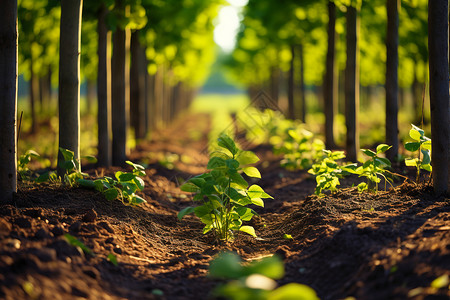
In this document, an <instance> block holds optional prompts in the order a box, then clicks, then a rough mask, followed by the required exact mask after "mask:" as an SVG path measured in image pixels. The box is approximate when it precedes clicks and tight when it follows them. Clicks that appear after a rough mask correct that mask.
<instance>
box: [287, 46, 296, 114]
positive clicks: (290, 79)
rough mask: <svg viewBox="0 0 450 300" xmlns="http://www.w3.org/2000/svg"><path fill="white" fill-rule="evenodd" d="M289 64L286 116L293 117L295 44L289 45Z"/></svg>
mask: <svg viewBox="0 0 450 300" xmlns="http://www.w3.org/2000/svg"><path fill="white" fill-rule="evenodd" d="M291 55H292V58H291V64H290V68H289V74H288V118H289V119H291V120H294V119H295V105H294V74H295V72H294V69H295V68H294V60H295V46H294V45H291Z"/></svg>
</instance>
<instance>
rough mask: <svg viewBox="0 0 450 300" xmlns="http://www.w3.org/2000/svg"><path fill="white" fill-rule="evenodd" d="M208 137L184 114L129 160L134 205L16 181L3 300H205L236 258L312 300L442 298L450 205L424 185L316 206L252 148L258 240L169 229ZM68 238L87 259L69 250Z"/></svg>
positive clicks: (449, 295) (200, 166) (304, 183)
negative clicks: (296, 286)
mask: <svg viewBox="0 0 450 300" xmlns="http://www.w3.org/2000/svg"><path fill="white" fill-rule="evenodd" d="M199 124H200V125H201V126H200V128H201V129H200V131H199V132H200V134H199V132H195V131H194V128H196V127H197V128H199V127H198V125H199ZM208 127H209V119H208V117H207V116H205V115H197V116H194V117H193V116H187V117H185V118H184V119H182V120H180V121H179V122H178V123H176V124H174V126H173V127H172V128H170V129H169V130H166V131H164V132H160V133H158V134H155V135H154V136H153V137H152V141H151V142H145V143H142V144H140V145H139V147H138V148H137V149H136V151H134V152H133V153H132V155H131V156H130V159H131V160H133V161H135V162H139V161H143V162H145V163H147V164H148V167H147V169H146V174H147V176H146V177H145V183H146V188H145V190H144V192H143V193H142V195H143V196H144V198H145V199H146V200H147V203H146V204H145V205H142V206H141V207H129V206H124V205H123V204H122V203H121V202H119V201H107V200H105V199H104V197H103V196H102V195H101V194H100V193H97V192H94V191H90V190H85V189H81V188H68V187H61V186H56V185H50V184H41V185H36V184H33V185H30V184H25V183H22V184H21V185H20V188H19V191H18V193H17V196H16V198H15V203H14V204H13V205H1V206H0V298H1V299H80V298H88V299H206V298H208V295H209V293H210V291H211V290H212V289H213V288H214V287H215V286H216V285H217V284H218V281H217V280H213V279H211V278H209V277H208V276H207V273H208V266H209V263H210V261H211V259H213V258H214V256H215V255H216V254H218V253H219V252H220V251H223V250H233V251H236V252H237V253H238V254H239V255H241V256H242V258H243V259H245V260H251V259H255V258H260V257H264V256H267V255H271V254H274V253H277V254H278V255H280V256H281V257H282V258H283V260H284V262H285V268H286V275H285V277H284V278H283V279H282V280H280V281H279V284H280V285H282V284H286V283H288V282H298V283H304V284H307V285H309V286H311V287H312V288H314V289H315V290H316V291H317V293H318V295H319V297H320V298H321V299H343V298H346V297H349V296H353V297H355V298H356V299H450V290H449V286H448V284H447V286H446V287H444V288H440V289H437V288H432V287H431V282H432V281H433V280H434V279H436V278H437V277H439V276H441V275H443V274H448V275H450V213H449V212H450V199H449V198H448V197H440V198H435V197H433V196H432V189H431V188H430V187H429V186H427V185H421V186H415V185H413V184H402V185H400V186H397V187H396V188H395V189H391V190H389V191H387V192H384V191H381V192H379V193H377V194H369V193H364V194H358V193H357V191H356V190H355V189H354V188H344V189H342V190H341V191H340V192H339V193H337V194H335V195H332V196H327V197H324V198H317V197H315V196H310V195H311V194H312V193H313V191H314V186H315V182H314V179H313V178H311V177H310V176H309V175H308V174H307V173H306V172H304V171H298V172H289V171H286V170H283V169H281V168H279V167H278V164H279V157H276V156H273V154H272V153H271V151H270V148H269V147H266V146H258V147H255V148H253V150H254V151H255V152H256V153H257V154H258V155H259V156H260V158H261V159H262V162H261V163H260V164H259V165H258V167H259V169H260V170H261V171H262V178H263V179H261V180H260V181H259V182H258V184H259V185H261V186H262V187H263V188H264V189H265V190H266V191H267V192H268V193H269V194H271V195H273V196H274V197H275V199H274V200H267V201H266V207H265V208H264V209H257V211H258V213H260V214H261V218H260V219H256V220H253V221H252V222H251V225H253V226H254V227H255V229H256V231H257V234H258V236H259V238H258V239H254V238H252V237H250V236H246V235H243V234H241V235H238V236H237V238H236V240H235V241H234V242H233V243H230V244H228V245H220V244H217V243H215V242H214V240H213V238H212V237H211V236H210V235H203V234H202V232H201V229H202V227H203V226H202V224H201V222H200V221H199V220H198V219H196V218H195V217H193V216H188V217H185V218H184V219H183V221H182V222H180V221H178V220H177V217H176V215H177V212H178V211H179V210H180V209H182V208H184V207H186V206H188V205H189V204H190V203H191V202H190V199H189V195H187V194H186V193H184V192H181V191H180V190H179V188H178V186H179V183H180V181H181V180H185V179H187V178H189V177H190V176H193V175H196V174H199V173H201V172H203V171H204V170H205V165H206V163H207V160H208V156H207V151H206V149H207V129H208ZM193 137H195V138H193ZM158 153H159V154H158ZM161 153H165V154H168V153H172V154H177V155H178V158H180V159H179V160H176V161H174V162H173V163H172V164H170V165H167V164H166V166H169V167H171V168H173V169H167V168H166V167H163V166H162V165H161V164H160V163H158V159H159V160H160V159H161V157H163V156H162V155H161ZM118 169H119V168H109V169H101V168H97V169H91V170H88V173H89V174H91V175H92V176H96V175H102V174H113V172H115V171H117V170H118ZM65 233H70V234H71V235H73V236H75V237H76V238H78V239H79V240H80V241H82V242H83V243H84V244H85V245H86V246H88V247H89V248H90V249H91V250H92V251H93V253H94V255H90V254H85V253H83V252H82V251H81V250H80V249H78V248H76V247H73V246H71V245H69V244H68V243H67V242H66V241H65V239H64V234H65ZM285 233H286V234H290V235H291V236H292V237H293V239H292V240H286V239H283V234H285ZM110 253H113V254H115V255H116V256H117V260H118V266H114V265H113V264H112V263H111V262H109V261H108V259H107V256H108V254H110ZM161 294H162V296H161Z"/></svg>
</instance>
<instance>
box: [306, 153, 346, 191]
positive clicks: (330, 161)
mask: <svg viewBox="0 0 450 300" xmlns="http://www.w3.org/2000/svg"><path fill="white" fill-rule="evenodd" d="M344 158H345V154H344V151H330V150H323V156H322V158H321V159H320V160H318V161H316V163H315V164H313V165H312V167H311V169H309V170H308V173H310V174H313V175H314V176H316V183H317V185H316V191H315V193H316V195H318V196H321V195H323V192H324V191H330V192H331V193H334V192H336V191H337V186H338V185H340V182H339V179H340V178H342V177H344V176H345V175H346V174H348V173H347V172H344V171H343V170H342V169H341V166H340V165H339V164H338V163H337V160H340V159H344ZM350 166H351V165H348V166H346V167H350Z"/></svg>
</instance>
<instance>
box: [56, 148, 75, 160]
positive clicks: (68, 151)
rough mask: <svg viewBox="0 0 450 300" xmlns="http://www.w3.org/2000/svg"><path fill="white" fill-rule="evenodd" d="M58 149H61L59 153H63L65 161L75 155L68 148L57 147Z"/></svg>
mask: <svg viewBox="0 0 450 300" xmlns="http://www.w3.org/2000/svg"><path fill="white" fill-rule="evenodd" d="M59 151H61V154H62V155H63V157H64V160H65V161H68V160H73V159H74V157H75V155H74V153H73V151H70V150H68V149H64V148H61V147H59Z"/></svg>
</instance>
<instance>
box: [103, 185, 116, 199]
mask: <svg viewBox="0 0 450 300" xmlns="http://www.w3.org/2000/svg"><path fill="white" fill-rule="evenodd" d="M103 195H105V198H106V199H107V200H114V199H116V198H117V196H119V191H118V190H117V189H115V188H110V189H107V190H105V191H104V192H103Z"/></svg>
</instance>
